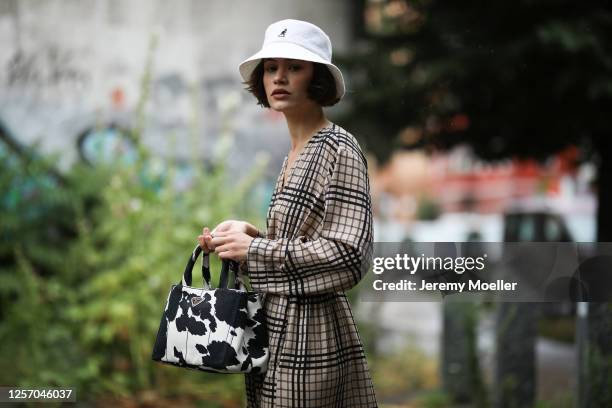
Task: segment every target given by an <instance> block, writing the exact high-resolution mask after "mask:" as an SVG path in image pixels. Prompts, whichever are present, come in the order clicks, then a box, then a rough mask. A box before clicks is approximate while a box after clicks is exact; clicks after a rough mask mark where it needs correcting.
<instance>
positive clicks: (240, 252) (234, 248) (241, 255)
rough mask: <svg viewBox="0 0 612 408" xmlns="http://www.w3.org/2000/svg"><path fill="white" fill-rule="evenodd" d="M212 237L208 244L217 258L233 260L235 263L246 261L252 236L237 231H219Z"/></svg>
mask: <svg viewBox="0 0 612 408" xmlns="http://www.w3.org/2000/svg"><path fill="white" fill-rule="evenodd" d="M214 235H215V236H214V238H212V239H211V240H210V243H211V246H212V247H213V248H214V250H215V252H216V253H217V255H219V258H221V259H233V260H234V261H237V262H241V261H245V260H246V259H247V253H248V251H249V246H250V245H251V241H253V239H254V238H253V237H252V236H250V235H248V234H245V233H244V232H239V231H227V232H225V231H221V232H216V233H215V234H214ZM209 247H210V246H209Z"/></svg>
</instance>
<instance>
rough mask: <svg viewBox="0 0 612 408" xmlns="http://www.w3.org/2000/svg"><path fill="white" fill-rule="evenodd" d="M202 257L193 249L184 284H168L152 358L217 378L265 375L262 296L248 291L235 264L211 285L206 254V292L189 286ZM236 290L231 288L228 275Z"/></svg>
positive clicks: (224, 264) (266, 354)
mask: <svg viewBox="0 0 612 408" xmlns="http://www.w3.org/2000/svg"><path fill="white" fill-rule="evenodd" d="M201 252H203V251H202V248H201V247H200V246H199V245H197V246H196V247H195V249H194V250H193V253H192V254H191V257H190V258H189V261H188V262H187V266H186V267H185V272H184V273H183V279H182V281H181V282H180V283H178V284H175V285H172V288H171V289H170V294H169V295H168V300H167V302H166V308H165V309H164V313H163V315H162V318H161V323H160V325H159V331H158V332H157V339H156V341H155V346H154V347H153V354H152V358H153V360H155V361H159V362H162V363H167V364H172V365H175V366H179V367H186V368H191V369H196V370H202V371H208V372H215V373H261V372H265V371H266V369H267V365H268V359H269V356H270V353H269V351H268V335H267V331H266V326H265V320H264V310H263V308H262V302H263V296H264V294H262V293H258V292H249V291H247V289H246V287H245V285H244V282H243V281H242V279H241V277H240V276H239V274H238V264H237V263H236V262H235V261H228V260H223V261H222V268H221V276H220V279H219V287H218V288H213V287H212V285H211V283H210V281H211V279H210V266H209V265H210V264H209V255H208V254H207V253H204V254H203V255H202V277H203V280H204V288H194V287H192V286H190V285H191V275H192V270H193V266H194V264H195V262H196V259H197V258H198V255H199V254H200V253H201ZM230 271H231V272H233V275H234V288H229V287H227V286H228V282H229V277H228V275H229V272H230Z"/></svg>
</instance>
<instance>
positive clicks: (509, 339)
mask: <svg viewBox="0 0 612 408" xmlns="http://www.w3.org/2000/svg"><path fill="white" fill-rule="evenodd" d="M536 310H537V303H509V302H500V303H498V304H497V311H496V320H495V323H496V328H495V346H496V347H495V362H496V364H495V376H494V395H493V397H494V404H493V406H494V407H496V408H527V407H532V406H533V405H534V402H535V388H536V387H535V385H536V384H535V382H536V378H535V340H536V319H537V313H536Z"/></svg>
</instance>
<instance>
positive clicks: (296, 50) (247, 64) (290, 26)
mask: <svg viewBox="0 0 612 408" xmlns="http://www.w3.org/2000/svg"><path fill="white" fill-rule="evenodd" d="M287 33H291V34H290V35H289V36H287ZM264 58H287V59H296V60H302V61H311V62H317V63H319V64H323V65H325V66H326V67H327V69H329V71H330V72H331V74H332V76H333V77H334V80H335V82H336V96H337V97H338V99H340V98H342V96H344V78H343V76H342V72H340V69H339V68H338V67H337V66H335V65H334V64H332V45H331V41H330V39H329V37H328V36H327V34H325V32H324V31H323V30H321V29H320V28H319V27H317V26H316V25H314V24H312V23H309V22H307V21H301V20H293V19H285V20H280V21H277V22H276V23H272V24H270V25H269V26H268V28H267V29H266V33H265V36H264V41H263V45H262V46H261V49H260V50H259V51H258V52H257V53H255V54H253V55H252V56H250V57H249V58H247V59H246V60H244V61H242V62H241V63H240V66H239V67H238V69H239V71H240V75H241V76H242V79H243V80H244V81H248V80H249V79H250V78H251V74H252V73H253V71H254V70H255V68H256V67H257V65H258V64H259V62H260V61H261V60H262V59H264Z"/></svg>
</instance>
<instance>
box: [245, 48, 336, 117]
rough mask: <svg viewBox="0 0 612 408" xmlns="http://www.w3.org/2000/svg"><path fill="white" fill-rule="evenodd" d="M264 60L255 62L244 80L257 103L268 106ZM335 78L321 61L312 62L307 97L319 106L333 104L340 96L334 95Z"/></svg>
mask: <svg viewBox="0 0 612 408" xmlns="http://www.w3.org/2000/svg"><path fill="white" fill-rule="evenodd" d="M263 67H264V60H263V59H262V60H261V61H259V64H257V67H255V69H254V70H253V72H252V73H251V78H249V80H248V81H246V82H244V84H245V85H247V88H246V90H247V91H249V92H250V93H252V94H253V95H255V98H257V104H258V105H261V106H263V107H265V108H269V107H270V104H269V103H268V98H267V96H266V90H265V88H264V84H263V71H264V68H263ZM336 93H337V90H336V80H335V79H334V76H333V75H332V73H331V72H330V71H329V69H327V67H326V66H325V65H323V64H321V63H318V62H313V72H312V79H311V80H310V84H309V85H308V97H309V98H310V99H312V100H314V101H315V102H317V103H318V104H319V105H321V106H333V105H335V104H336V103H338V101H339V100H340V98H338V97H337V96H336Z"/></svg>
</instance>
